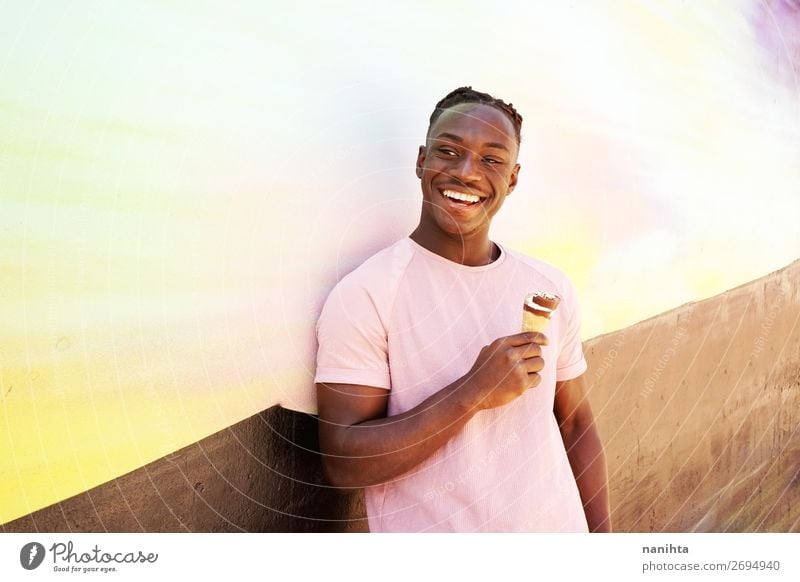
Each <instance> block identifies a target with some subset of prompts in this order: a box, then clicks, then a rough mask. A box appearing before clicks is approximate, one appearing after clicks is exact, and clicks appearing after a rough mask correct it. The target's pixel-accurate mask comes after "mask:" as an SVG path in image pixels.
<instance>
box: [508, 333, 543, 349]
mask: <svg viewBox="0 0 800 582" xmlns="http://www.w3.org/2000/svg"><path fill="white" fill-rule="evenodd" d="M505 340H506V342H507V343H508V344H509V345H510V346H513V347H517V346H522V345H525V344H539V345H542V346H546V345H548V344H549V343H550V341H549V340H548V339H547V336H546V335H544V334H543V333H539V332H538V331H523V332H521V333H515V334H514V335H509V336H507V337H506V338H505Z"/></svg>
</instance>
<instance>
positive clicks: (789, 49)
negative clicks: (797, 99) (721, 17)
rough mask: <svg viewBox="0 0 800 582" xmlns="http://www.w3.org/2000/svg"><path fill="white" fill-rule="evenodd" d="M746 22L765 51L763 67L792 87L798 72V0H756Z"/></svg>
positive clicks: (799, 66)
mask: <svg viewBox="0 0 800 582" xmlns="http://www.w3.org/2000/svg"><path fill="white" fill-rule="evenodd" d="M750 23H751V25H752V27H753V30H754V33H755V37H756V42H757V43H758V45H759V46H760V47H762V48H763V49H764V50H765V51H766V57H767V60H766V64H765V68H767V69H768V70H769V69H773V72H774V73H775V74H776V75H777V76H778V77H779V78H780V79H781V80H783V81H786V82H788V83H789V84H790V85H791V86H793V87H795V88H796V87H798V85H799V84H798V75H799V74H800V0H759V1H757V2H755V6H754V8H753V10H752V12H751V17H750Z"/></svg>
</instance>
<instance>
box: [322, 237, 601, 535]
mask: <svg viewBox="0 0 800 582" xmlns="http://www.w3.org/2000/svg"><path fill="white" fill-rule="evenodd" d="M498 246H500V245H498ZM500 249H501V255H500V257H499V258H498V259H497V260H496V261H495V262H493V263H491V264H489V265H486V266H482V267H467V266H464V265H460V264H458V263H454V262H452V261H449V260H447V259H445V258H443V257H440V256H439V255H437V254H435V253H433V252H431V251H429V250H427V249H425V248H424V247H422V246H420V245H419V244H417V243H416V242H414V241H413V240H412V239H410V238H405V239H402V240H400V241H398V242H396V243H395V244H393V245H392V246H390V247H388V248H386V249H384V250H382V251H380V252H379V253H377V254H375V255H373V256H372V257H370V258H369V259H368V260H367V261H365V262H364V263H363V264H362V265H361V266H360V267H358V268H357V269H356V270H354V271H353V272H352V273H350V274H348V275H347V276H345V277H344V278H343V279H342V280H341V281H340V282H339V283H338V284H337V285H336V287H335V288H334V289H333V291H331V294H330V295H329V297H328V299H327V301H326V303H325V306H324V308H323V310H322V314H321V316H320V318H319V321H318V322H317V339H318V342H319V351H318V354H317V371H316V378H315V381H316V382H325V383H341V384H361V385H367V386H374V387H378V388H385V389H387V390H391V394H390V395H389V405H388V406H389V409H388V415H389V416H394V415H396V414H400V413H402V412H405V411H406V410H409V409H411V408H413V407H415V406H416V405H417V404H419V403H420V402H422V401H423V400H425V399H426V398H427V397H428V396H430V395H431V394H433V393H435V392H437V391H438V390H440V389H441V388H444V387H445V386H447V385H449V384H451V383H452V382H454V381H455V380H457V379H458V378H460V377H462V376H463V375H464V374H466V373H467V372H468V371H469V370H470V368H471V367H472V365H473V363H474V362H475V359H476V358H477V356H478V353H479V352H480V351H481V349H482V348H483V347H484V346H485V345H487V344H489V343H491V342H492V341H494V340H495V339H497V338H498V337H501V336H507V335H511V334H514V333H518V332H519V331H520V329H521V325H522V304H523V300H524V299H525V295H526V294H527V293H530V292H532V291H547V292H550V293H556V294H558V295H560V296H561V304H560V306H559V307H558V309H557V310H556V311H555V313H554V315H553V318H552V320H551V321H550V323H549V325H548V328H547V330H546V332H545V333H546V335H547V336H548V338H549V340H550V344H549V345H548V346H545V347H544V348H543V358H544V360H545V367H544V369H543V370H542V372H541V376H542V382H541V384H539V386H537V387H536V388H534V389H532V390H529V391H527V392H526V393H525V394H524V395H523V396H521V397H519V398H517V399H516V400H514V401H512V402H511V403H509V404H507V405H506V406H503V407H500V408H496V409H492V410H484V411H481V412H479V413H477V414H476V415H475V416H474V417H473V418H472V419H470V421H469V422H468V423H467V424H466V425H465V427H464V428H463V430H462V431H461V432H460V433H459V434H458V435H457V436H455V437H454V438H452V439H451V440H450V441H449V442H448V443H447V444H446V445H445V446H444V447H442V448H441V449H439V450H438V451H436V453H434V454H433V456H431V457H430V458H428V459H427V460H426V461H424V462H423V463H421V464H420V465H418V466H417V467H415V468H414V469H412V470H411V471H409V472H408V473H406V474H404V475H402V476H400V477H398V478H396V479H394V480H393V481H391V482H388V483H384V484H382V485H377V486H374V487H368V488H367V489H366V491H365V495H366V503H367V516H368V518H369V528H370V531H373V532H421V531H431V532H433V531H466V532H477V531H529V532H533V531H541V532H556V531H570V532H585V531H587V529H588V528H587V525H586V519H585V517H584V513H583V508H582V504H581V500H580V496H579V494H578V488H577V485H576V484H575V479H574V478H573V475H572V471H571V469H570V466H569V462H568V460H567V455H566V451H565V450H564V444H563V441H562V440H561V435H560V433H559V430H558V425H557V423H556V420H555V416H554V415H553V399H554V394H555V384H556V381H561V380H569V379H572V378H575V377H577V376H579V375H581V374H582V373H583V372H584V371H585V370H586V361H585V360H584V357H583V351H582V349H581V342H580V331H579V329H580V313H579V309H578V303H577V301H576V298H575V291H574V289H573V288H572V285H571V284H570V282H569V281H568V280H567V278H566V277H565V276H564V275H563V274H562V273H561V272H560V271H558V270H557V269H555V268H554V267H552V266H550V265H548V264H546V263H543V262H541V261H538V260H535V259H532V258H530V257H527V256H525V255H522V254H519V253H516V252H513V251H509V250H507V249H505V248H503V247H500Z"/></svg>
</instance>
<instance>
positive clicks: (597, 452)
mask: <svg viewBox="0 0 800 582" xmlns="http://www.w3.org/2000/svg"><path fill="white" fill-rule="evenodd" d="M561 436H562V438H563V440H564V446H565V447H566V449H567V457H568V458H569V464H570V466H571V467H572V473H573V475H575V481H576V483H577V484H578V491H579V492H580V496H581V502H582V503H583V510H584V513H585V514H586V522H587V524H588V526H589V531H590V532H610V531H611V507H610V503H609V499H608V469H607V467H606V456H605V452H604V451H603V444H602V442H601V441H600V435H599V434H598V432H597V427H596V426H595V424H594V422H593V421H592V422H589V423H588V424H585V425H582V426H573V427H570V428H562V429H561Z"/></svg>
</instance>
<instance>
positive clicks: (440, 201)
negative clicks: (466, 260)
mask: <svg viewBox="0 0 800 582" xmlns="http://www.w3.org/2000/svg"><path fill="white" fill-rule="evenodd" d="M518 150H519V146H518V144H517V140H516V137H515V135H514V125H513V123H512V122H511V120H510V119H509V118H508V116H507V115H506V114H505V113H503V112H502V111H500V110H499V109H496V108H495V107H492V106H491V105H482V104H478V103H462V104H459V105H455V106H453V107H451V108H449V109H447V110H445V111H444V112H443V113H442V114H441V116H440V117H439V118H438V119H437V120H436V122H435V123H434V124H433V126H432V127H431V128H430V131H429V133H428V139H427V142H426V145H425V146H420V148H419V155H418V156H417V177H418V178H419V179H420V181H421V183H422V197H423V209H422V222H423V224H424V226H425V227H427V228H436V229H438V230H440V231H443V232H445V233H447V234H448V235H456V236H460V237H461V238H469V237H470V236H472V235H474V234H477V233H480V232H482V231H486V232H487V233H488V229H489V225H490V223H491V220H492V218H493V217H494V215H495V214H497V211H498V210H500V207H501V206H502V205H503V201H504V200H505V197H506V196H507V195H508V194H510V193H511V191H512V190H513V189H514V187H515V186H516V184H517V174H518V173H519V164H517V163H516V162H517V153H518ZM463 195H466V196H467V197H469V196H472V197H473V198H472V200H475V198H474V197H475V196H477V197H478V200H477V202H467V203H465V202H462V201H460V200H455V199H453V197H454V196H455V197H458V196H463Z"/></svg>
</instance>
